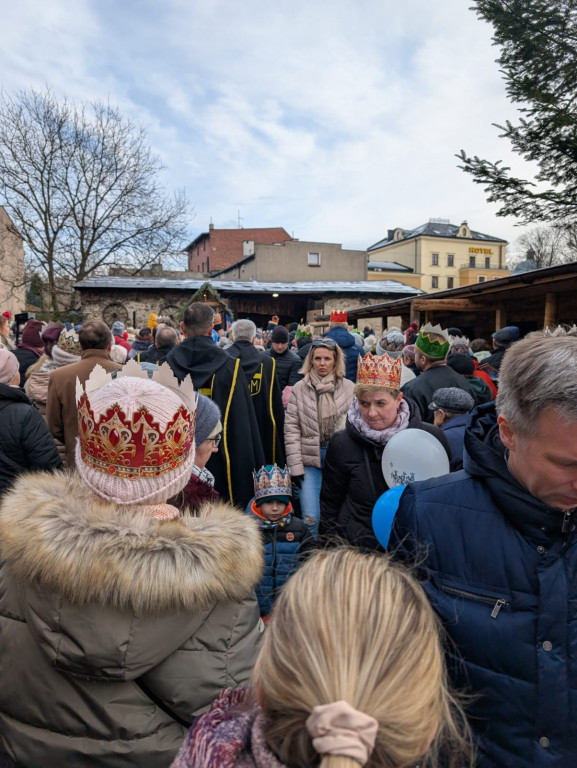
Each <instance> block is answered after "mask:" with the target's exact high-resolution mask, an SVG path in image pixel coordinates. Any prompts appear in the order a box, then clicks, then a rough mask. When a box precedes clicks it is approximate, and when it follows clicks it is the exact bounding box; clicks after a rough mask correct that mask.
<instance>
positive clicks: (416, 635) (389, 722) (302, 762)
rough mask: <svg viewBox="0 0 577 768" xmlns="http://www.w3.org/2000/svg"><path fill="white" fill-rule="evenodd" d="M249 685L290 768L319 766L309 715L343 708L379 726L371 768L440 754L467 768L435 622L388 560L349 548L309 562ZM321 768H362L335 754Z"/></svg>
mask: <svg viewBox="0 0 577 768" xmlns="http://www.w3.org/2000/svg"><path fill="white" fill-rule="evenodd" d="M254 686H255V688H256V690H257V692H258V700H259V702H260V703H261V706H262V708H263V710H264V712H265V715H266V716H267V724H266V728H265V738H266V741H267V743H268V744H269V746H270V747H271V748H272V750H273V751H274V752H275V753H276V754H277V755H278V756H279V758H280V760H281V761H282V762H283V763H286V764H290V765H291V766H295V768H307V767H308V766H311V765H313V764H315V763H316V762H317V761H318V757H319V756H318V754H317V752H316V751H315V749H314V747H313V744H312V739H311V736H310V734H309V732H308V731H307V727H306V721H307V718H308V717H309V716H310V714H311V712H312V711H313V709H314V707H317V706H320V705H326V704H331V703H333V702H337V701H340V700H343V701H345V702H347V703H348V704H350V705H351V707H353V708H354V709H355V710H358V712H362V713H365V714H366V715H370V716H371V717H373V718H375V719H376V720H377V722H378V732H377V737H376V743H375V746H374V749H373V750H372V752H371V754H370V756H369V758H368V762H367V763H366V766H367V767H368V768H402V767H404V766H410V765H413V764H415V763H417V762H419V764H420V765H421V766H423V768H424V767H425V766H431V767H432V766H437V765H438V762H439V759H440V757H439V756H440V755H442V759H443V765H444V766H448V767H449V768H455V767H456V766H458V765H463V764H464V763H465V764H467V763H468V764H469V765H471V764H472V763H471V762H470V758H469V755H470V737H469V734H468V730H467V726H466V725H465V722H464V718H463V715H462V711H461V710H460V707H459V706H458V704H457V703H456V702H455V700H454V699H453V697H452V696H451V695H450V693H449V692H448V689H447V683H446V673H445V666H444V658H443V651H442V647H441V640H440V627H439V624H438V621H437V619H436V618H435V615H434V613H433V610H432V608H431V607H430V605H429V602H428V600H427V597H426V595H425V593H424V591H423V589H422V587H421V586H420V585H419V583H418V582H417V580H416V579H415V578H414V577H413V576H412V575H411V574H410V573H409V572H408V571H407V570H406V569H405V568H404V567H403V566H400V565H398V564H396V563H394V562H392V561H391V560H390V558H389V557H388V556H386V555H380V554H364V553H361V552H359V551H358V550H353V549H349V548H347V549H340V550H331V551H326V552H318V553H316V554H315V555H314V556H313V557H312V558H310V559H309V560H308V562H306V563H305V564H304V566H303V567H302V568H301V569H300V570H299V571H298V572H297V573H296V574H295V575H294V576H293V577H292V578H291V580H290V581H289V582H288V584H287V585H286V587H285V589H284V591H283V592H282V594H281V596H280V598H279V600H278V601H277V604H276V606H275V609H274V611H273V616H272V620H271V622H270V624H269V627H268V629H267V632H266V634H265V639H264V643H263V647H262V649H261V653H260V656H259V661H258V663H257V665H256V668H255V673H254ZM435 734H436V735H435ZM431 740H432V744H431ZM425 751H426V752H427V754H426V755H425V756H423V753H424V752H425ZM320 765H321V767H322V768H359V763H358V762H357V761H355V760H353V759H351V758H348V757H342V756H336V755H324V756H322V759H321V763H320Z"/></svg>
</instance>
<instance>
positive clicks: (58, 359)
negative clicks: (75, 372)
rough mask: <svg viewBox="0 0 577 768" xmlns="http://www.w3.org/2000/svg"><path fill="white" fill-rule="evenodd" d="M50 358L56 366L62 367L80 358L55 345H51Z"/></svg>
mask: <svg viewBox="0 0 577 768" xmlns="http://www.w3.org/2000/svg"><path fill="white" fill-rule="evenodd" d="M52 360H53V361H54V363H55V364H56V367H57V368H62V366H63V365H69V364H70V363H77V362H78V361H79V360H80V355H73V354H72V353H71V352H67V351H66V350H65V349H62V348H61V347H59V346H57V345H55V346H53V347H52Z"/></svg>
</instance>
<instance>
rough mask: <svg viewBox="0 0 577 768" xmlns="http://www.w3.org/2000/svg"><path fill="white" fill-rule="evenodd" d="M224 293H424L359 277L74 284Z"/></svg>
mask: <svg viewBox="0 0 577 768" xmlns="http://www.w3.org/2000/svg"><path fill="white" fill-rule="evenodd" d="M207 282H210V284H211V285H212V286H213V287H214V288H216V290H217V291H220V292H225V293H397V294H399V296H403V295H405V296H406V295H411V296H414V295H415V294H420V293H424V291H420V290H419V289H417V288H412V287H411V286H410V285H405V284H404V283H401V282H400V281H399V280H359V281H358V282H296V283H276V282H263V283H261V282H257V281H256V280H247V281H242V280H207V279H206V278H204V279H202V280H194V279H184V280H172V279H170V278H166V277H165V278H162V277H138V276H135V277H104V276H103V277H93V278H91V279H90V280H83V281H82V282H80V283H76V285H75V286H74V287H75V288H76V289H78V290H81V291H82V290H90V289H95V288H96V289H108V290H114V289H117V290H135V289H136V290H149V291H158V290H163V289H164V290H173V291H197V290H198V289H199V288H200V287H201V286H203V285H204V284H205V283H207Z"/></svg>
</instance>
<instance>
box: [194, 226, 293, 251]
mask: <svg viewBox="0 0 577 768" xmlns="http://www.w3.org/2000/svg"><path fill="white" fill-rule="evenodd" d="M207 237H210V238H213V239H215V240H222V241H223V242H226V244H227V245H230V243H231V242H233V243H239V244H241V243H244V242H245V240H254V242H255V243H264V244H271V243H284V241H285V240H291V239H292V238H291V236H290V235H289V233H288V232H287V231H286V229H285V228H284V227H255V228H253V229H239V228H238V227H235V228H234V229H216V228H213V229H209V231H208V232H201V234H200V235H198V236H197V237H195V239H194V240H193V241H192V243H190V245H187V246H186V248H185V249H184V250H185V251H191V250H192V249H193V248H194V247H195V245H198V244H199V243H201V242H202V241H203V240H204V239H205V238H207Z"/></svg>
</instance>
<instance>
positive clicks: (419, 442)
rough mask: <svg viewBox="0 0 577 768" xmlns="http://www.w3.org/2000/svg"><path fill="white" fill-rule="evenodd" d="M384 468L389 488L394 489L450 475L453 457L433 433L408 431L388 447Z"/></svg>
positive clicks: (382, 461) (384, 453)
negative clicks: (451, 457)
mask: <svg viewBox="0 0 577 768" xmlns="http://www.w3.org/2000/svg"><path fill="white" fill-rule="evenodd" d="M381 466H382V469H383V475H384V478H385V481H386V483H387V485H388V486H389V488H394V487H395V486H396V485H406V484H407V483H412V482H414V481H416V480H428V479H429V478H430V477H440V476H441V475H446V474H448V472H449V457H448V456H447V452H446V451H445V449H444V448H443V446H442V444H441V443H440V442H439V441H438V440H437V438H436V437H433V435H431V434H430V432H425V430H424V429H404V430H403V431H402V432H397V434H396V435H393V437H391V439H390V440H389V442H388V443H387V444H386V445H385V449H384V451H383V457H382V459H381Z"/></svg>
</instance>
